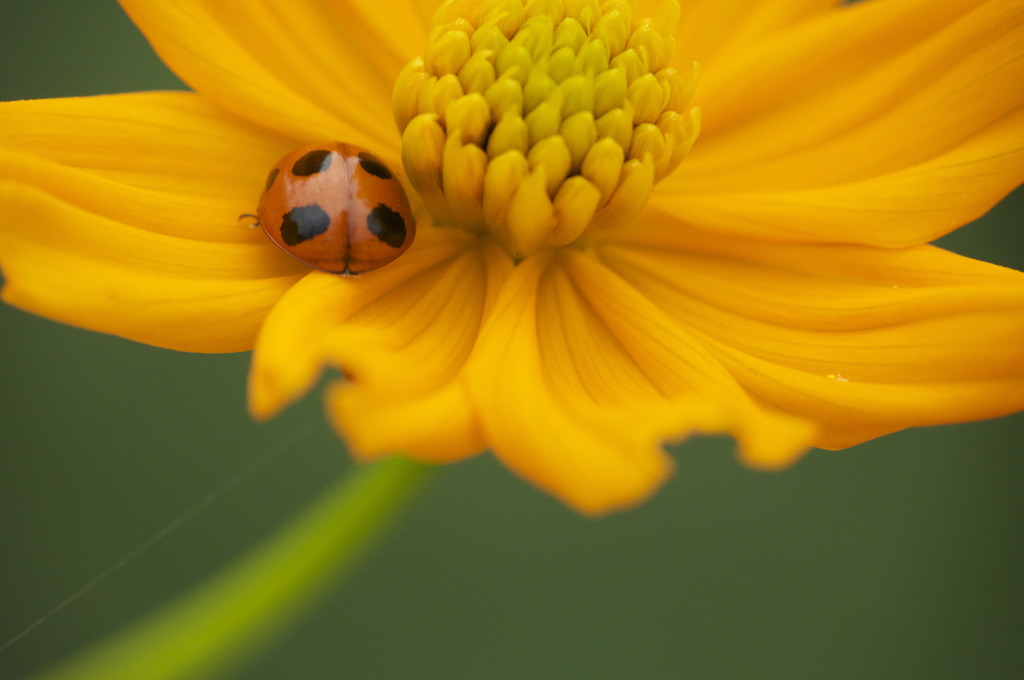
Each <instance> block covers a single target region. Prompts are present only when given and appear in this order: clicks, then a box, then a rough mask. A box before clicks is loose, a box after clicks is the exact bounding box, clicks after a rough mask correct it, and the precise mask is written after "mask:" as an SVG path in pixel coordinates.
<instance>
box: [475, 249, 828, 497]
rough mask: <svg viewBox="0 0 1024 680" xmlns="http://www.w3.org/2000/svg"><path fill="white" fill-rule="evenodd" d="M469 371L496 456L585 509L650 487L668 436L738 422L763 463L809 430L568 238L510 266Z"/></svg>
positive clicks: (658, 476)
mask: <svg viewBox="0 0 1024 680" xmlns="http://www.w3.org/2000/svg"><path fill="white" fill-rule="evenodd" d="M468 377H469V384H470V387H471V389H472V392H473V397H474V399H475V400H476V402H477V403H478V404H479V408H480V418H481V421H482V423H483V427H484V430H485V432H486V434H487V437H488V440H489V441H490V443H491V445H492V447H493V450H494V453H495V455H496V456H498V458H500V459H501V460H502V461H503V462H504V463H505V464H506V465H507V466H508V467H510V468H511V469H513V470H514V471H516V472H517V473H519V474H521V475H522V476H524V477H525V478H527V479H529V480H530V481H532V482H533V483H535V484H537V485H538V486H540V487H542V488H544V489H546V490H547V491H549V492H551V493H552V494H554V495H556V496H558V497H559V498H561V499H562V500H563V501H565V502H566V503H568V504H570V505H572V506H573V507H575V508H577V509H578V510H580V511H582V512H585V513H588V514H600V513H603V512H607V511H609V510H613V509H617V508H622V507H626V506H630V505H633V504H636V503H638V502H640V501H642V500H643V499H644V498H646V497H647V496H648V495H650V494H651V493H652V492H653V491H654V490H655V489H656V488H657V487H658V486H659V485H660V483H661V482H662V481H663V480H664V479H665V477H666V476H667V475H668V473H669V472H670V470H671V468H672V465H671V460H670V459H669V458H668V457H667V456H666V455H665V453H664V452H663V451H662V450H661V448H660V443H661V442H663V441H665V440H667V439H678V438H681V437H683V436H685V435H686V434H688V433H689V432H692V431H705V432H723V431H728V432H734V433H736V435H737V436H738V437H739V438H740V439H741V441H742V444H743V448H744V454H745V455H746V456H747V457H748V458H749V459H751V460H753V461H756V463H757V464H759V465H764V466H772V465H778V464H780V463H788V462H791V461H792V460H793V459H795V458H796V457H797V456H799V454H800V453H801V451H802V449H803V447H804V446H805V444H806V441H807V437H808V436H809V432H808V430H807V428H806V426H805V425H804V424H803V423H800V422H797V421H795V420H791V419H789V418H788V417H783V416H779V415H777V414H773V413H770V412H766V411H763V410H761V409H760V408H759V407H757V406H756V405H754V404H753V403H752V402H751V401H750V400H749V399H748V398H747V396H746V394H745V393H744V392H743V390H742V389H740V388H739V386H738V385H736V383H735V382H734V381H733V379H732V377H731V376H730V375H729V374H728V373H727V372H726V371H725V370H724V369H723V367H722V366H721V365H720V364H719V363H718V362H717V361H716V360H715V359H714V358H713V357H711V355H710V354H709V353H708V352H707V350H705V349H704V348H702V347H701V346H700V344H699V343H698V342H696V341H695V340H694V338H693V337H692V336H690V335H689V334H687V333H686V332H684V331H683V330H682V329H681V328H680V327H679V326H678V325H677V324H675V323H674V322H672V320H671V319H669V318H668V317H667V316H666V315H665V314H663V313H662V312H660V311H659V310H657V309H656V308H655V307H654V306H653V305H651V304H650V303H649V302H648V301H647V300H645V299H644V298H643V297H642V296H641V295H639V294H638V293H637V292H636V291H635V290H633V289H632V288H631V287H629V286H628V285H626V284H625V283H624V282H622V281H621V280H620V279H618V278H617V277H616V276H615V275H613V274H612V273H611V272H609V271H608V270H607V269H605V268H604V267H602V266H601V265H600V264H598V263H597V262H595V261H594V260H593V258H592V257H590V256H589V255H587V254H584V253H579V252H577V251H565V252H542V253H538V254H536V255H534V256H532V257H530V258H528V259H527V260H525V261H523V262H522V263H521V264H520V265H519V266H518V267H517V268H516V270H515V272H514V273H513V274H512V277H511V278H510V280H509V282H508V284H507V285H506V287H505V289H504V290H503V291H502V294H501V296H500V298H499V300H498V302H497V303H496V305H495V311H494V313H493V314H492V315H491V317H490V318H489V320H488V322H487V324H486V325H485V327H484V329H483V331H482V333H481V337H480V340H479V343H478V345H477V348H476V350H475V352H474V355H473V357H472V358H471V360H470V364H469V373H468Z"/></svg>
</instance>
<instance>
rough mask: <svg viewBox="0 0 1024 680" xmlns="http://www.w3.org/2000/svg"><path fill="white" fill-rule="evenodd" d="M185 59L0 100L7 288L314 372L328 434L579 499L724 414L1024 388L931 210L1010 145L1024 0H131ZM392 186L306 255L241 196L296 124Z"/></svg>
mask: <svg viewBox="0 0 1024 680" xmlns="http://www.w3.org/2000/svg"><path fill="white" fill-rule="evenodd" d="M121 4H122V5H123V7H124V8H125V10H126V11H127V12H128V14H129V15H130V17H131V18H132V20H133V21H134V22H135V23H136V24H137V25H138V27H139V28H140V29H141V30H142V32H143V33H144V34H145V35H146V37H147V38H148V39H149V41H150V42H151V44H152V45H153V47H154V49H155V50H156V52H157V53H158V54H159V55H160V57H161V58H162V59H163V60H164V61H165V62H166V63H167V64H168V66H169V67H170V68H171V69H172V70H174V71H175V72H176V73H177V74H178V75H179V76H180V77H181V78H182V80H184V81H185V82H186V83H187V84H188V85H189V86H191V87H192V88H193V90H194V92H147V93H133V94H120V95H110V96H98V97H89V98H69V99H55V100H44V101H21V102H8V103H4V104H3V105H2V106H0V120H2V122H3V125H2V126H0V266H2V269H3V274H4V277H5V279H6V282H5V285H4V288H3V297H4V300H5V301H7V302H8V303H10V304H12V305H16V306H18V307H21V308H23V309H26V310H28V311H31V312H34V313H36V314H39V315H42V316H46V317H49V318H52V319H56V320H58V321H62V322H64V323H68V324H73V325H76V326H80V327H83V328H88V329H93V330H97V331H101V332H105V333H112V334H116V335H119V336H123V337H126V338H131V339H134V340H137V341H140V342H145V343H149V344H152V345H157V346H161V347H168V348H173V349H178V350H185V351H193V352H235V351H243V350H254V352H253V359H252V370H251V375H250V384H249V402H250V409H251V411H252V413H253V414H254V415H255V416H256V417H258V418H268V417H271V416H272V415H274V414H275V413H277V412H278V411H279V410H281V409H282V408H284V407H286V406H287V404H289V403H290V402H292V401H293V400H295V399H297V398H299V397H300V396H302V395H303V394H304V393H305V392H306V391H308V390H309V389H310V388H311V386H313V385H314V384H315V383H316V382H317V380H318V379H319V377H320V376H321V375H322V373H323V372H324V371H325V370H326V369H330V368H334V369H338V370H340V371H341V372H342V375H343V377H341V378H338V379H337V380H335V381H334V382H333V383H332V384H331V385H330V386H329V387H328V390H327V409H328V413H329V416H330V418H331V420H332V422H333V423H334V424H335V426H336V428H337V430H338V432H339V434H340V435H341V436H342V437H343V438H344V439H346V440H347V441H348V443H349V445H350V448H351V450H352V451H353V453H354V455H356V456H357V457H358V458H360V459H362V460H370V459H374V458H378V457H382V456H388V455H392V454H395V453H401V454H405V455H409V456H412V457H414V458H417V459H420V460H423V461H429V462H448V461H455V460H459V459H462V458H465V457H468V456H472V455H475V454H478V453H480V452H481V451H485V450H490V451H492V452H493V453H494V455H495V456H497V457H498V458H499V459H500V460H501V461H502V462H503V463H504V464H505V465H506V466H508V467H509V468H510V469H512V470H513V471H515V472H516V473H518V474H519V475H521V476H522V477H524V478H526V479H528V480H530V481H531V482H533V483H534V484H536V485H538V486H539V487H541V488H543V489H545V490H547V491H548V492H550V493H552V494H554V495H555V496H557V497H558V498H560V499H562V500H563V501H565V502H566V503H567V504H569V505H571V506H572V507H574V508H577V509H578V510H580V511H582V512H585V513H589V514H599V513H602V512H606V511H609V510H612V509H616V508H621V507H626V506H629V505H632V504H635V503H638V502H640V501H642V500H643V499H644V498H646V497H647V496H649V495H650V494H651V493H652V492H653V491H654V490H655V489H656V488H657V487H658V486H659V485H660V484H661V483H662V482H663V480H664V479H665V478H666V477H667V475H668V474H669V473H670V472H671V470H672V460H671V457H670V456H669V455H668V454H667V453H665V451H664V450H663V449H662V445H663V443H664V442H666V441H678V440H681V439H683V438H685V437H686V436H688V435H689V434H691V433H695V432H711V433H728V434H731V435H732V436H734V437H735V439H736V440H737V442H738V449H739V455H740V458H741V460H742V461H744V462H745V463H747V464H749V465H751V466H754V467H758V468H764V469H778V468H781V467H785V466H787V465H789V464H791V463H793V462H794V461H795V460H797V459H798V458H799V457H800V456H801V455H802V454H803V453H804V452H805V451H806V450H807V449H808V447H812V446H815V447H821V448H828V449H838V448H844V447H848V446H851V445H854V444H857V443H859V442H863V441H865V440H868V439H871V438H874V437H878V436H880V435H884V434H886V433H890V432H894V431H897V430H900V429H903V428H907V427H913V426H924V425H933V424H939V423H951V422H962V421H968V420H974V419H981V418H990V417H995V416H1000V415H1004V414H1007V413H1011V412H1014V411H1017V410H1019V409H1021V408H1022V407H1024V275H1022V274H1021V273H1019V272H1015V271H1012V270H1007V269H1004V268H1000V267H997V266H994V265H989V264H986V263H983V262H978V261H974V260H971V259H967V258H964V257H961V256H958V255H955V254H952V253H949V252H946V251H944V250H941V249H939V248H936V247H934V246H930V245H928V243H929V242H930V241H932V240H934V239H935V238H937V237H939V236H942V235H943V234H946V233H948V232H950V231H952V230H954V229H956V228H957V227H959V226H961V225H963V224H965V223H967V222H969V221H971V220H973V219H975V218H977V217H979V216H981V215H982V214H984V213H985V212H986V211H987V210H988V209H989V208H990V207H991V206H992V205H994V204H995V203H996V202H997V201H999V200H1000V199H1001V198H1002V197H1003V196H1005V195H1006V194H1007V193H1008V192H1010V191H1011V190H1012V189H1014V188H1015V187H1016V186H1018V185H1019V184H1020V183H1021V181H1022V179H1024V88H1021V87H1020V83H1022V82H1024V58H1022V57H1024V3H1022V2H1020V1H1019V0H990V1H987V2H985V1H981V0H971V1H965V0H950V1H948V2H943V3H935V2H933V1H932V0H868V1H867V2H861V3H856V4H852V5H845V4H842V3H838V2H835V1H832V0H756V1H751V0H743V1H742V2H741V1H740V0H691V1H689V2H687V3H684V5H685V6H684V7H683V8H680V6H679V4H677V3H676V2H674V1H671V0H670V1H668V2H653V1H649V0H637V1H635V2H629V1H627V0H603V1H601V2H599V1H598V0H448V1H446V2H443V3H440V6H438V3H436V2H428V1H427V0H395V1H394V2H392V3H389V4H388V5H387V11H384V12H382V11H381V4H380V3H374V2H368V1H366V2H364V1H362V0H359V1H349V2H341V1H339V2H333V3H320V2H310V1H309V0H294V1H293V2H289V3H279V2H274V1H273V0H257V1H254V2H248V3H245V4H244V7H243V6H242V5H234V4H231V3H221V2H215V1H213V0H197V1H194V2H188V3H184V2H159V3H154V2H149V1H148V0H122V2H121ZM328 140H339V141H343V142H345V143H348V144H353V145H357V146H359V147H363V148H366V149H370V150H372V152H373V154H374V155H375V156H377V157H378V158H380V159H381V160H383V161H384V163H386V165H387V166H389V167H390V168H392V169H393V170H394V171H395V172H396V174H397V175H398V176H399V177H400V179H401V181H402V182H404V183H405V185H406V189H407V193H408V195H409V198H410V201H411V203H412V207H413V210H414V212H415V215H416V221H417V236H416V240H415V242H414V243H413V245H412V247H411V248H409V250H408V251H406V252H405V253H404V254H402V255H401V256H400V257H398V258H397V259H395V260H394V261H393V262H391V263H389V264H387V265H385V266H383V267H381V268H379V269H377V270H374V271H371V272H368V273H365V274H362V275H360V276H357V277H343V276H335V275H331V274H327V273H323V272H320V271H313V270H310V269H309V268H308V267H306V266H305V265H303V264H302V263H300V262H297V261H296V260H294V259H292V258H291V257H289V256H288V255H287V254H286V253H284V252H282V251H281V250H280V249H279V248H277V247H276V246H275V245H274V244H273V243H271V241H270V240H269V239H268V238H267V237H266V235H265V234H263V233H262V231H261V230H259V229H253V228H251V224H246V223H245V222H244V220H243V221H240V220H239V215H243V214H247V213H252V212H253V211H254V209H255V207H256V204H257V202H258V201H259V198H260V194H261V192H262V190H263V187H264V183H265V179H266V177H267V172H268V170H269V169H270V168H271V166H272V165H273V164H274V162H275V161H276V160H277V159H278V158H279V157H281V156H282V155H284V154H285V153H287V152H289V151H290V150H292V149H294V148H296V147H301V146H305V145H309V144H316V143H320V142H325V141H328Z"/></svg>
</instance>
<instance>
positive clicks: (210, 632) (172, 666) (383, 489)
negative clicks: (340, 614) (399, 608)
mask: <svg viewBox="0 0 1024 680" xmlns="http://www.w3.org/2000/svg"><path fill="white" fill-rule="evenodd" d="M429 469H430V468H429V467H428V466H424V465H421V464H419V463H415V462H413V461H410V460H407V459H402V458H392V459H389V460H385V461H383V462H381V463H377V464H376V465H373V466H368V467H365V468H362V469H359V470H358V472H357V474H356V475H355V476H354V477H352V478H349V479H347V480H344V481H342V482H340V483H338V484H337V485H335V486H334V487H333V488H332V489H330V490H329V491H328V492H327V494H326V496H325V497H323V498H322V499H320V500H319V501H318V502H316V503H315V504H314V505H313V506H312V507H310V508H309V509H308V510H306V511H305V512H304V513H303V514H302V515H301V516H300V517H299V518H298V519H297V520H296V521H295V522H293V523H292V524H290V525H289V526H287V527H285V528H284V529H283V530H281V531H280V532H279V533H278V534H277V535H275V536H273V537H271V538H270V539H268V540H267V541H266V542H264V543H263V544H261V545H260V546H258V547H257V548H256V549H255V550H254V551H253V552H251V553H250V554H248V555H246V556H244V557H243V558H242V559H241V560H239V561H238V562H237V563H235V564H233V565H230V566H229V567H228V568H227V569H226V570H225V571H224V572H222V573H220V574H218V575H217V576H216V577H214V578H213V579H212V580H211V581H209V582H207V583H205V584H203V585H201V586H200V587H199V588H197V589H196V590H195V591H193V592H192V593H189V594H187V595H185V596H184V597H183V598H182V599H180V600H177V601H175V602H173V603H171V604H170V605H168V606H167V607H165V608H164V609H163V610H161V611H158V612H155V613H154V614H152V615H150V616H149V617H148V618H146V619H144V620H142V621H140V622H139V623H138V624H136V625H134V626H132V627H131V628H129V629H128V630H126V631H123V632H121V633H117V634H115V635H114V636H113V637H112V638H110V639H108V640H105V641H103V642H100V643H99V644H97V645H95V646H93V647H90V648H88V649H86V650H85V651H84V652H82V653H80V654H78V655H77V656H75V657H73V658H71V659H69V660H68V661H65V662H63V663H61V664H59V665H57V666H56V667H54V668H51V669H48V670H47V671H45V672H43V673H41V674H39V675H38V676H36V680H93V679H95V680H100V679H102V680H120V679H124V680H138V679H139V678H146V679H147V680H171V679H175V678H195V677H197V676H206V675H209V674H212V673H214V672H215V671H216V670H218V669H221V668H224V667H225V666H227V665H228V664H229V663H230V662H232V661H234V660H237V659H238V658H239V657H241V656H243V655H244V654H245V653H246V652H248V651H249V650H251V649H253V648H254V647H255V646H256V645H257V644H258V643H259V642H260V641H261V640H263V639H264V638H265V637H266V636H268V635H269V634H270V633H272V632H273V631H274V630H275V629H276V628H278V627H280V626H282V625H283V624H284V623H285V622H286V621H287V620H288V619H290V618H291V617H292V616H293V615H295V614H296V613H297V612H298V611H299V610H300V609H301V608H302V606H303V605H304V604H306V603H308V602H309V601H311V600H312V599H313V598H314V597H315V596H316V595H318V594H320V593H322V592H323V591H324V590H325V589H326V588H327V587H329V586H330V585H332V584H334V583H335V582H337V581H338V580H339V579H340V578H341V577H342V576H343V575H344V574H345V573H347V572H348V571H349V570H350V569H351V568H352V566H353V565H354V564H355V563H356V562H357V560H358V558H359V557H360V556H361V555H362V554H363V552H364V551H365V550H366V549H367V547H368V546H369V544H370V543H371V541H372V540H373V539H374V538H375V537H376V536H377V535H379V534H380V533H381V532H382V531H383V530H384V529H385V528H387V526H388V525H389V523H390V520H392V519H393V518H394V516H395V515H396V514H397V511H398V510H399V509H400V508H401V507H402V506H403V505H404V504H405V502H406V501H407V500H409V498H410V497H411V494H412V492H413V491H414V490H415V489H416V488H417V487H418V486H419V483H420V482H421V481H422V480H423V479H424V477H425V474H424V473H425V471H427V470H429Z"/></svg>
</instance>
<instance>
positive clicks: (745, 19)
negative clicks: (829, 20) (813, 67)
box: [637, 0, 840, 68]
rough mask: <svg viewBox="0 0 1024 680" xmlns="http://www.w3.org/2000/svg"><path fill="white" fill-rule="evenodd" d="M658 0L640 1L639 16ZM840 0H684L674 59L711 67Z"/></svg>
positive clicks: (649, 12)
mask: <svg viewBox="0 0 1024 680" xmlns="http://www.w3.org/2000/svg"><path fill="white" fill-rule="evenodd" d="M662 4H663V3H662V2H661V0H640V2H639V3H638V5H639V8H640V9H639V10H638V12H637V14H638V15H639V16H657V14H656V13H655V10H656V9H657V8H658V7H659V6H660V5H662ZM838 4H840V0H787V1H786V2H779V0H685V1H684V2H680V5H681V7H682V13H681V16H680V18H679V29H678V31H677V32H676V57H677V58H676V62H677V63H679V64H688V63H690V62H692V61H699V62H700V63H702V64H704V65H706V66H710V67H711V68H714V67H715V65H716V64H717V63H718V62H720V61H723V60H725V59H726V58H727V57H728V55H729V54H731V53H733V52H735V51H736V50H741V49H745V48H746V47H748V46H750V45H752V44H756V43H758V42H760V41H761V40H764V39H766V38H770V37H772V36H774V35H775V34H777V33H779V32H781V31H783V30H784V29H786V28H789V27H790V26H793V25H795V24H798V23H800V22H802V21H805V20H807V19H810V18H813V17H815V16H817V15H819V14H822V13H824V12H826V11H828V10H829V9H831V8H832V7H834V6H835V5H838Z"/></svg>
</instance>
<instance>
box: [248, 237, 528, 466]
mask: <svg viewBox="0 0 1024 680" xmlns="http://www.w3.org/2000/svg"><path fill="white" fill-rule="evenodd" d="M511 266H512V264H511V262H510V261H509V260H508V258H507V256H505V255H504V254H503V253H501V252H500V251H499V250H498V248H497V247H496V246H495V245H494V244H490V243H485V244H481V243H480V242H479V241H477V239H476V238H475V237H473V236H471V235H469V234H467V233H465V232H463V231H461V230H455V229H445V230H442V229H435V228H430V227H427V228H421V229H420V230H418V233H417V241H416V242H415V243H414V244H413V246H412V247H411V248H410V249H409V250H408V251H407V252H406V253H404V254H403V255H402V257H400V258H398V259H397V260H395V261H394V262H392V263H390V264H388V265H387V266H386V267H383V268H381V269H378V270H375V271H373V272H369V273H367V274H363V275H361V276H359V277H357V278H341V277H335V276H329V275H326V274H325V275H319V274H314V275H310V276H309V277H307V278H306V279H304V280H303V281H302V282H300V283H299V284H298V285H296V286H295V287H294V288H293V289H292V290H291V291H289V293H288V295H286V296H285V297H284V298H283V299H282V300H281V303H280V304H279V305H278V306H277V307H276V308H275V309H274V311H273V312H272V313H271V315H270V316H269V317H268V319H267V323H266V325H265V326H264V329H263V331H262V332H261V333H260V337H259V340H258V342H257V345H256V350H255V352H254V354H253V366H252V372H251V374H250V381H249V404H250V410H251V411H252V413H253V414H254V415H255V416H256V417H258V418H266V417H270V416H271V415H273V414H274V413H276V412H277V411H278V410H279V409H281V408H282V407H284V406H285V405H286V404H288V403H289V402H291V401H293V400H294V399H296V398H298V397H300V396H301V395H302V394H303V393H304V392H305V391H306V390H308V389H309V388H310V387H311V386H312V385H313V383H314V382H315V381H316V380H317V379H318V378H319V376H320V374H321V372H322V371H323V369H324V368H325V367H335V368H339V369H340V370H342V371H343V372H344V374H345V376H346V377H347V378H348V379H347V380H345V381H343V382H339V383H338V384H336V385H334V386H332V388H331V390H330V393H329V401H328V407H329V411H330V415H331V418H332V420H333V421H334V423H335V425H336V426H337V427H338V430H339V433H340V434H341V435H342V436H343V437H344V438H346V439H347V440H348V441H349V443H350V444H351V446H352V449H353V452H354V453H355V455H357V456H359V457H361V458H364V459H367V458H373V457H377V456H382V455H387V454H391V453H396V452H398V453H406V454H409V455H412V456H415V457H417V458H420V459H423V460H431V461H441V460H453V459H456V458H459V457H463V456H467V455H471V454H474V453H477V452H479V451H481V450H482V449H484V448H486V442H485V441H484V440H483V438H482V435H481V432H480V430H479V427H478V425H477V422H476V416H475V414H474V410H473V407H472V404H471V402H470V401H469V399H468V396H467V394H466V392H465V390H464V389H463V388H462V386H461V383H460V378H459V374H460V371H461V370H462V366H463V363H464V362H465V359H466V357H467V356H468V355H469V352H470V350H471V349H472V347H473V343H474V341H475V340H476V337H477V331H478V329H479V326H480V323H481V320H482V319H483V318H484V315H485V313H486V310H487V309H488V308H489V306H490V305H491V303H492V300H493V298H494V297H495V295H496V291H497V289H498V287H499V286H500V284H501V282H502V280H503V279H504V278H505V276H506V275H507V272H508V270H509V269H510V268H511Z"/></svg>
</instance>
